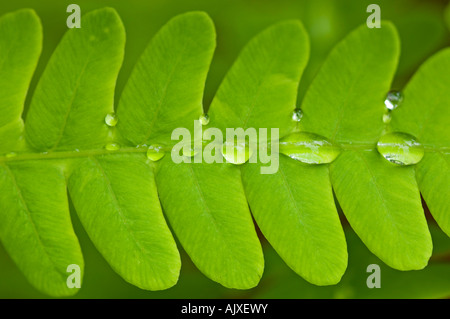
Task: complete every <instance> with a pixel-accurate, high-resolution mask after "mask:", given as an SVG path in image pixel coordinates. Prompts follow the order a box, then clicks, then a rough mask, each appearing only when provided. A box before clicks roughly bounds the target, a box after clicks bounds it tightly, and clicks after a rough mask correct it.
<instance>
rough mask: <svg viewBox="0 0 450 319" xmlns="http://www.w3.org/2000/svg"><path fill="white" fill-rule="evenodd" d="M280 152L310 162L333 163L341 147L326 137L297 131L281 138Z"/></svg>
mask: <svg viewBox="0 0 450 319" xmlns="http://www.w3.org/2000/svg"><path fill="white" fill-rule="evenodd" d="M279 148H280V153H282V154H284V155H287V156H289V157H290V158H293V159H295V160H297V161H300V162H303V163H308V164H325V163H331V162H332V161H334V160H335V159H336V157H338V155H339V154H340V153H341V149H340V148H339V147H338V146H336V145H334V144H332V143H331V142H330V141H328V140H327V139H326V138H325V137H323V136H320V135H317V134H313V133H307V132H297V133H292V134H290V135H288V136H285V137H284V138H282V139H281V140H280V146H279Z"/></svg>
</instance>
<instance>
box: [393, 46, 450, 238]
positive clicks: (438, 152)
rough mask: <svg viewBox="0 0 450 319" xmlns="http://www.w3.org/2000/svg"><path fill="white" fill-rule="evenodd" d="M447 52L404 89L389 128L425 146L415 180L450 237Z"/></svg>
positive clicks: (430, 61) (449, 69) (449, 72)
mask: <svg viewBox="0 0 450 319" xmlns="http://www.w3.org/2000/svg"><path fill="white" fill-rule="evenodd" d="M449 87H450V49H445V50H442V51H440V52H438V53H437V54H435V55H434V56H433V57H431V58H430V59H428V60H427V61H426V62H425V63H424V64H423V65H422V66H421V67H420V69H419V70H418V71H417V72H416V74H415V75H414V77H413V78H412V79H411V81H410V82H409V83H408V85H407V86H406V88H405V90H404V96H405V98H404V102H403V104H402V105H401V106H400V107H399V108H397V109H396V110H394V112H393V116H392V121H391V123H390V124H391V125H390V129H391V130H393V131H401V132H406V133H408V134H411V135H413V136H415V137H416V138H417V139H418V141H419V142H421V143H422V144H423V145H424V146H425V151H426V153H425V156H424V158H423V159H422V161H421V162H419V163H418V164H417V165H416V175H417V181H418V183H419V188H420V191H421V192H422V195H423V197H424V199H425V201H426V202H427V205H428V207H429V209H430V212H431V213H432V214H433V217H434V218H435V219H436V221H437V222H438V224H439V226H440V227H441V228H442V229H443V230H444V231H445V232H446V233H447V234H449V235H450V217H449V214H448V212H449V211H450V200H449V197H448V194H449V191H450V108H449V105H450V96H449V95H448V94H442V92H446V91H447V90H448V88H449Z"/></svg>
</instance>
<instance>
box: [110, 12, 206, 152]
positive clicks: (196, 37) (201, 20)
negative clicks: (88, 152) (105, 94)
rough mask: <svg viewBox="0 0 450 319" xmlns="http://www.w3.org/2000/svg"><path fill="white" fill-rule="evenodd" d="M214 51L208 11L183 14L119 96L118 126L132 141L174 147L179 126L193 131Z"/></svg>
mask: <svg viewBox="0 0 450 319" xmlns="http://www.w3.org/2000/svg"><path fill="white" fill-rule="evenodd" d="M214 48H215V30H214V25H213V23H212V21H211V19H210V18H209V17H208V15H207V14H205V13H203V12H188V13H185V14H182V15H179V16H177V17H175V18H173V19H172V20H170V21H169V22H168V23H167V24H166V25H165V26H164V27H163V28H162V29H161V30H160V31H159V32H158V33H157V34H156V35H155V37H154V38H153V39H152V40H151V42H150V44H149V45H148V46H147V48H146V49H145V51H144V53H143V54H142V56H141V58H140V60H139V62H138V63H137V64H136V66H135V68H134V70H133V72H132V74H131V76H130V78H129V80H128V82H127V85H126V86H125V88H124V90H123V93H122V96H121V98H120V103H119V108H118V118H119V122H118V125H117V126H118V129H119V130H120V132H121V133H122V135H123V137H125V138H126V139H127V141H128V142H131V144H133V145H141V144H148V143H149V142H152V143H168V144H170V143H171V141H170V135H171V133H172V131H173V129H174V128H176V127H186V128H189V129H191V130H192V128H193V123H194V120H197V119H198V118H199V116H200V115H201V114H202V113H203V108H202V98H203V89H204V86H205V80H206V74H207V72H208V68H209V64H210V62H211V59H212V55H213V52H214Z"/></svg>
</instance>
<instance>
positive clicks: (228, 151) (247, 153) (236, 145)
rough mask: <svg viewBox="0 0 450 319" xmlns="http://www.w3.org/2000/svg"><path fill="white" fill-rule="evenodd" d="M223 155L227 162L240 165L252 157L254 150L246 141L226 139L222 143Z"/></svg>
mask: <svg viewBox="0 0 450 319" xmlns="http://www.w3.org/2000/svg"><path fill="white" fill-rule="evenodd" d="M222 155H223V157H224V158H225V160H226V161H227V162H229V163H232V164H236V165H240V164H244V163H245V162H247V161H248V159H249V158H250V157H252V155H253V150H252V149H251V148H250V147H249V146H248V144H247V143H245V141H237V142H235V141H226V142H225V143H223V145H222Z"/></svg>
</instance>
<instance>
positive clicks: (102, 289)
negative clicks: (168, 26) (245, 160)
mask: <svg viewBox="0 0 450 319" xmlns="http://www.w3.org/2000/svg"><path fill="white" fill-rule="evenodd" d="M70 3H74V1H62V0H53V1H49V0H39V1H36V0H15V1H1V2H0V15H3V14H4V13H7V12H10V11H14V10H17V9H21V8H33V9H34V10H35V11H36V12H37V13H38V15H39V16H40V18H41V21H42V24H43V29H44V46H43V52H42V55H41V59H40V62H39V65H38V68H37V71H36V74H35V76H34V78H33V81H32V84H31V87H30V92H29V96H28V98H27V102H26V105H25V109H27V106H28V103H29V99H30V96H31V94H32V92H33V90H34V87H35V85H36V82H37V80H38V78H39V76H40V74H41V73H42V71H43V69H44V67H45V65H46V63H47V61H48V59H49V57H50V55H51V53H52V52H53V50H54V49H55V47H56V45H57V44H58V42H59V40H60V39H61V37H62V35H63V34H64V32H65V31H66V30H67V26H66V19H67V16H68V15H69V13H66V8H67V6H68V5H69V4H70ZM75 3H76V4H78V5H80V7H81V12H82V15H83V14H84V13H86V12H88V11H91V10H93V9H96V8H101V7H105V6H109V7H113V8H115V9H116V10H117V11H118V12H119V14H120V16H121V18H122V20H123V23H124V25H125V29H126V32H127V43H126V51H125V60H124V63H123V67H122V69H121V72H120V74H119V78H118V84H117V91H116V100H118V98H119V96H120V93H121V91H122V88H123V86H124V84H125V82H126V80H127V78H128V76H129V74H130V71H131V69H132V67H133V65H134V64H135V62H136V60H137V59H138V57H139V55H140V54H141V52H142V51H143V49H144V47H145V46H146V44H147V43H148V41H149V40H150V38H151V37H152V36H153V35H154V34H155V33H156V31H157V30H158V29H159V28H160V27H161V26H162V25H163V24H164V23H165V22H167V21H168V20H169V19H170V18H172V17H173V16H175V15H177V14H179V13H183V12H186V11H192V10H203V11H206V12H207V13H208V14H209V15H210V16H211V17H212V19H213V20H214V23H215V26H216V31H217V49H216V53H215V56H214V59H213V61H212V65H211V69H210V72H209V76H208V79H207V82H206V89H205V101H204V102H205V109H207V108H208V106H209V103H210V101H211V100H212V98H213V96H214V93H215V91H216V90H217V87H218V86H219V84H220V82H221V80H222V78H223V77H224V75H225V73H226V71H227V70H228V69H229V67H230V66H231V65H232V63H233V61H234V59H235V58H236V57H237V55H238V53H239V51H240V50H241V49H242V47H243V46H244V45H245V44H246V42H247V41H248V40H249V39H250V38H251V37H252V36H254V35H256V34H257V33H258V32H259V31H261V30H262V29H264V28H265V27H267V26H269V25H270V24H272V23H275V22H277V21H280V20H284V19H292V18H297V19H301V20H302V22H303V23H304V25H305V27H306V29H307V31H308V33H309V35H310V40H311V57H310V61H309V64H308V67H307V69H306V71H305V74H304V76H303V78H302V80H301V84H300V87H299V103H298V104H300V101H301V99H302V97H303V95H304V92H305V90H306V89H307V88H308V85H309V83H310V82H311V80H312V78H313V77H314V75H315V73H316V72H317V70H318V68H319V67H320V65H321V63H322V62H323V60H324V58H325V57H326V55H327V54H328V52H329V50H330V49H331V48H332V47H333V46H334V45H335V44H336V43H337V42H338V41H339V40H340V39H342V38H343V37H344V36H345V35H346V34H347V33H348V32H349V31H350V30H352V29H353V28H355V27H356V26H358V25H360V24H362V23H365V21H366V19H367V17H368V15H369V13H367V12H366V8H367V6H368V5H369V4H370V3H374V1H372V0H370V1H365V0H309V1H288V0H274V1H269V0H240V1H238V0H223V1H214V0H157V1H155V0H151V1H137V0H132V1H130V0H127V1H119V0H109V1H106V0H103V1H101V0H83V1H82V0H78V1H76V2H75ZM376 3H377V4H379V5H380V7H381V17H382V19H386V20H391V21H393V22H394V24H395V25H396V26H397V28H398V30H399V33H400V38H401V42H402V54H401V59H400V64H399V67H398V72H397V76H396V78H395V80H394V84H393V87H394V88H398V89H401V88H402V87H403V86H404V84H405V83H406V82H407V80H408V79H409V77H410V76H411V75H412V74H413V73H414V72H415V70H416V69H417V67H418V66H419V65H420V64H421V63H422V62H423V61H424V60H425V59H426V58H428V57H429V56H431V55H432V54H433V53H434V52H436V51H438V50H439V49H440V48H443V47H445V46H448V45H449V43H450V37H449V32H448V30H447V28H446V25H445V23H444V16H443V12H444V8H445V6H446V4H447V1H412V0H386V1H377V2H376ZM72 213H74V211H73V209H72ZM72 216H73V221H74V226H75V230H76V232H77V234H78V236H79V239H80V242H81V246H82V249H83V253H84V257H85V262H86V271H85V276H84V283H83V287H82V289H81V291H80V292H79V293H78V295H77V296H76V297H77V298H234V297H242V298H266V297H267V298H442V297H447V296H450V263H449V262H450V258H449V256H450V239H449V238H447V237H446V236H445V235H444V234H443V233H442V232H441V231H440V230H439V229H437V228H436V227H434V226H433V225H434V222H433V221H432V220H430V226H431V229H432V235H433V240H434V247H435V248H434V256H433V257H432V259H431V261H430V265H429V266H428V267H427V268H426V269H425V270H423V271H412V272H400V271H395V270H392V269H390V268H389V267H387V266H386V265H384V264H383V262H381V261H380V260H379V259H377V258H376V257H374V256H373V255H372V254H371V253H370V252H368V251H367V249H366V248H365V247H364V246H363V244H362V243H361V241H360V240H359V239H358V238H357V237H356V236H355V234H354V233H353V232H352V231H351V229H349V227H348V226H345V227H346V230H347V232H346V236H347V242H348V249H349V267H348V269H347V272H346V274H345V275H344V277H343V279H342V281H341V283H340V284H339V285H337V286H332V287H317V286H313V285H310V284H308V283H306V282H305V281H304V280H302V279H301V278H300V277H299V276H297V275H295V274H294V273H293V272H292V271H291V270H290V269H289V268H288V267H287V266H286V265H285V264H284V263H283V261H282V260H281V259H280V258H279V257H278V256H277V255H276V253H275V252H274V251H273V250H272V249H271V247H270V246H269V244H268V243H267V242H266V241H265V240H264V238H263V237H262V236H261V241H262V243H263V247H264V252H265V260H266V267H265V273H264V276H263V278H262V280H261V282H260V285H259V286H258V287H256V288H254V289H251V290H247V291H238V290H231V289H226V288H223V287H221V286H220V285H219V284H216V283H215V282H212V281H211V280H209V279H207V278H206V277H205V276H203V275H202V274H201V273H200V272H199V271H198V270H197V269H196V268H195V266H193V265H192V263H191V262H190V260H189V258H188V257H187V256H186V254H185V253H184V252H182V262H183V267H182V271H181V275H180V280H179V283H178V284H177V285H176V286H175V287H173V288H171V289H168V290H166V291H162V292H147V291H143V290H140V289H138V288H135V287H133V286H131V285H129V284H127V283H126V282H124V281H123V280H122V279H121V278H120V277H119V276H118V275H116V274H115V273H114V272H113V271H112V270H111V268H110V267H109V266H108V264H106V262H105V261H104V260H103V258H102V257H101V256H100V255H99V254H98V252H97V251H96V250H95V248H94V247H93V245H92V243H91V242H90V241H89V239H88V237H87V235H86V233H85V232H84V230H83V229H82V227H81V226H80V223H79V221H78V220H77V218H76V215H75V214H72ZM344 223H345V221H344ZM180 250H181V247H180ZM371 263H377V264H379V265H380V266H381V282H382V284H381V287H382V288H381V289H368V288H367V286H366V278H367V276H368V275H369V274H368V273H366V267H367V265H369V264H371ZM45 297H46V296H45V295H42V294H40V293H39V292H37V291H36V290H35V289H34V288H33V287H31V286H30V285H29V284H28V283H27V281H26V280H25V278H24V276H23V275H22V274H21V273H20V272H19V270H18V269H17V267H15V265H14V264H13V262H12V261H11V259H10V258H9V257H8V256H7V255H6V254H5V252H4V250H3V248H2V247H1V246H0V298H45Z"/></svg>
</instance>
